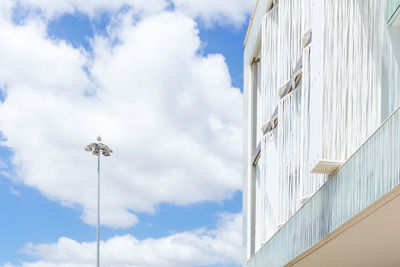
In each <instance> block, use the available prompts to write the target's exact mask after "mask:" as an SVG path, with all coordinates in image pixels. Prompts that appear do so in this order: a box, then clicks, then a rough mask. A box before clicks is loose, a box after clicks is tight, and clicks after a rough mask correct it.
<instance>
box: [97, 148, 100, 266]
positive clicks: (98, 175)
mask: <svg viewBox="0 0 400 267" xmlns="http://www.w3.org/2000/svg"><path fill="white" fill-rule="evenodd" d="M100 152H101V151H99V154H98V159H97V267H100V154H101V153H100Z"/></svg>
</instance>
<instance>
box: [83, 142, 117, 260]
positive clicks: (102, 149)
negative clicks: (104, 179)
mask: <svg viewBox="0 0 400 267" xmlns="http://www.w3.org/2000/svg"><path fill="white" fill-rule="evenodd" d="M97 141H98V143H91V144H89V145H87V146H86V147H85V150H86V151H88V152H92V154H93V155H95V156H97V258H96V266H97V267H100V154H103V155H104V156H106V157H108V156H111V154H110V153H113V151H112V150H111V149H110V148H109V147H108V146H106V145H105V144H103V143H100V141H101V137H100V135H99V136H97Z"/></svg>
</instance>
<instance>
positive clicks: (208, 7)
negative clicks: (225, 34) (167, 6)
mask: <svg viewBox="0 0 400 267" xmlns="http://www.w3.org/2000/svg"><path fill="white" fill-rule="evenodd" d="M172 2H173V3H174V5H175V7H176V9H177V10H180V11H182V12H184V13H185V14H188V15H190V16H192V17H197V18H200V19H201V20H202V21H203V22H204V23H205V25H206V26H208V27H210V26H212V25H213V24H215V23H217V24H218V25H221V26H227V25H234V26H236V27H240V26H243V24H244V23H245V22H247V19H248V17H249V15H250V13H251V10H252V7H253V6H254V1H252V0H218V1H215V0H172Z"/></svg>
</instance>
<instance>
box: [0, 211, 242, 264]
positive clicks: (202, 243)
mask: <svg viewBox="0 0 400 267" xmlns="http://www.w3.org/2000/svg"><path fill="white" fill-rule="evenodd" d="M241 220H242V217H241V214H223V215H222V217H221V221H220V223H219V225H218V228H217V229H214V230H205V229H198V230H196V231H191V232H182V233H177V234H174V235H170V236H167V237H164V238H159V239H152V238H149V239H145V240H138V239H136V238H134V237H133V236H131V235H124V236H116V237H113V238H111V239H109V240H107V241H105V242H102V243H101V265H102V266H108V267H112V266H116V267H117V266H118V267H124V266H135V267H140V266H143V267H152V266H154V267H156V266H157V267H169V266H171V267H175V266H180V267H189V266H196V265H215V264H218V265H223V264H240V261H241V222H242V221H241ZM95 249H96V243H95V242H83V243H79V242H76V241H75V240H71V239H69V238H66V237H62V238H60V239H59V240H58V241H57V242H56V243H51V244H28V245H26V246H25V248H24V249H23V250H22V252H24V253H25V254H28V255H31V256H33V257H35V258H37V259H38V260H37V261H36V262H24V263H22V264H21V266H23V267H36V266H40V267H53V266H58V267H63V266H65V267H67V266H68V267H85V266H93V263H94V262H95V255H96V252H95ZM3 267H12V265H11V264H8V265H7V264H5V265H3Z"/></svg>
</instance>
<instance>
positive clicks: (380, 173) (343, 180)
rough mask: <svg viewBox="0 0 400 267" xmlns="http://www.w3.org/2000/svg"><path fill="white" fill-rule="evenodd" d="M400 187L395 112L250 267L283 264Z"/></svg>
mask: <svg viewBox="0 0 400 267" xmlns="http://www.w3.org/2000/svg"><path fill="white" fill-rule="evenodd" d="M399 184H400V110H399V109H397V110H396V111H395V112H394V113H393V114H392V115H391V116H390V117H389V118H388V119H387V120H386V121H385V122H384V123H383V124H382V126H381V127H380V128H379V129H378V130H377V131H376V132H375V133H374V134H373V135H372V136H371V137H370V138H369V139H368V140H367V141H366V142H365V143H364V144H363V145H362V146H361V147H360V148H359V149H358V150H357V151H356V152H355V153H354V154H353V155H352V156H351V157H350V159H349V160H348V161H347V162H346V163H345V164H344V165H343V166H342V167H341V168H340V169H339V170H338V171H337V172H336V173H335V174H334V175H333V176H332V177H331V178H330V180H329V181H328V182H327V183H326V184H325V185H324V186H323V187H321V189H320V190H319V191H318V192H317V193H316V194H315V195H314V196H313V197H312V198H311V199H310V200H309V201H308V202H306V203H305V205H304V206H303V207H302V208H301V209H300V210H298V212H297V213H296V214H295V215H294V216H293V217H292V218H291V219H290V220H289V221H288V222H287V223H286V224H285V225H284V226H283V227H282V228H281V229H280V230H279V231H278V232H277V233H276V234H275V235H274V236H273V237H272V238H271V239H270V240H269V241H268V242H267V243H266V244H265V245H264V246H263V247H262V248H261V249H260V250H259V251H258V252H257V253H256V254H255V255H254V257H252V259H251V260H250V261H249V262H248V266H250V267H253V266H254V267H255V266H269V267H273V266H279V267H280V266H284V265H285V264H287V263H288V262H290V261H291V260H293V259H294V258H295V257H297V256H299V255H300V254H301V253H303V252H304V251H306V250H307V249H309V248H310V247H312V246H313V245H314V244H316V243H318V242H319V241H321V240H322V239H323V238H324V237H326V236H327V235H328V234H330V233H332V232H333V231H334V230H335V229H337V228H338V227H339V226H341V225H343V224H344V223H345V222H347V221H348V220H350V219H351V218H352V217H354V216H355V215H357V214H358V213H360V212H361V211H362V210H364V209H365V208H367V207H368V206H369V205H371V204H372V203H373V202H375V201H376V200H378V199H379V198H381V197H382V196H383V195H385V194H386V193H388V192H389V191H390V190H391V189H393V188H395V187H396V186H398V185H399ZM262 264H263V265H262Z"/></svg>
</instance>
